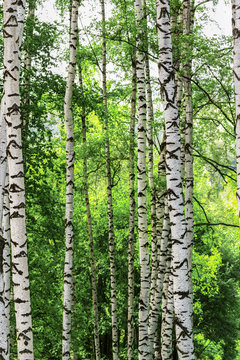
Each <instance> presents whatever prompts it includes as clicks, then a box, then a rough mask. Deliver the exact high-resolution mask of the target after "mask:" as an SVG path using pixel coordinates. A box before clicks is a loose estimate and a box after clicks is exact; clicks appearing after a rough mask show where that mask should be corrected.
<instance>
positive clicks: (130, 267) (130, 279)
mask: <svg viewBox="0 0 240 360" xmlns="http://www.w3.org/2000/svg"><path fill="white" fill-rule="evenodd" d="M136 92H137V74H136V54H135V52H134V54H133V55H132V99H131V123H130V146H129V201H130V204H129V235H128V360H133V359H134V347H133V345H134V245H135V234H134V230H135V186H134V185H135V172H134V168H135V161H134V154H135V151H134V150H135V145H134V144H135V141H134V140H135V138H134V135H135V122H136Z"/></svg>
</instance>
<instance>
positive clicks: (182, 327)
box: [156, 0, 194, 360]
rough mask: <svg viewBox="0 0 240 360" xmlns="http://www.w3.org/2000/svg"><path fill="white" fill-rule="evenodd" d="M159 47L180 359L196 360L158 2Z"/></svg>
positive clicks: (165, 13)
mask: <svg viewBox="0 0 240 360" xmlns="http://www.w3.org/2000/svg"><path fill="white" fill-rule="evenodd" d="M156 5H157V32H158V47H159V82H160V86H161V95H162V102H163V108H164V118H165V128H166V139H167V140H166V169H167V171H166V178H167V192H168V205H169V215H170V223H171V236H172V255H173V266H172V267H173V296H174V310H175V325H176V338H177V351H178V358H179V360H182V359H188V360H192V359H194V346H193V330H192V321H191V315H192V308H191V307H192V304H191V297H190V288H189V281H188V273H189V263H188V249H187V241H186V236H185V234H186V225H185V219H184V209H183V193H182V181H181V168H180V156H181V155H180V130H179V116H178V108H177V104H176V88H175V81H174V72H173V65H172V64H173V63H172V41H171V29H170V13H169V12H170V9H169V3H168V1H167V0H161V1H160V0H156Z"/></svg>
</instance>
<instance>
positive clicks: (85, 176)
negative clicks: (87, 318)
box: [79, 66, 101, 360]
mask: <svg viewBox="0 0 240 360" xmlns="http://www.w3.org/2000/svg"><path fill="white" fill-rule="evenodd" d="M79 83H80V87H81V89H82V91H83V81H82V69H81V66H79ZM81 117H82V137H83V145H84V147H85V149H84V158H83V186H84V196H85V204H86V210H87V220H88V237H89V252H90V263H91V283H92V301H93V311H94V343H95V354H96V360H100V359H101V351H100V339H99V325H98V296H97V279H96V266H95V256H94V243H93V232H92V216H91V209H90V203H89V195H88V161H87V131H86V116H85V109H84V107H83V108H82V116H81Z"/></svg>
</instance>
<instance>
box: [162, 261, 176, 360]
mask: <svg viewBox="0 0 240 360" xmlns="http://www.w3.org/2000/svg"><path fill="white" fill-rule="evenodd" d="M166 272H167V273H166V275H167V277H166V279H165V284H164V285H165V286H164V287H163V302H162V329H161V344H162V348H161V354H162V360H172V359H173V318H174V312H173V310H174V303H173V277H172V274H171V261H170V264H169V265H168V266H167V269H166Z"/></svg>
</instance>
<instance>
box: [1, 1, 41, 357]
mask: <svg viewBox="0 0 240 360" xmlns="http://www.w3.org/2000/svg"><path fill="white" fill-rule="evenodd" d="M24 14H25V1H19V2H16V1H13V0H6V1H4V29H3V31H4V74H5V76H4V89H5V102H6V124H7V158H8V166H9V200H10V226H11V240H12V281H13V288H14V304H15V314H16V328H17V343H18V359H19V360H26V359H29V360H33V358H34V354H33V333H32V317H31V303H30V290H29V274H28V256H27V236H26V214H25V185H24V168H23V154H22V139H21V113H20V93H19V75H20V51H21V44H22V34H23V25H24Z"/></svg>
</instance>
